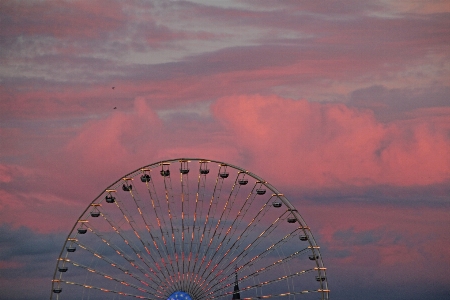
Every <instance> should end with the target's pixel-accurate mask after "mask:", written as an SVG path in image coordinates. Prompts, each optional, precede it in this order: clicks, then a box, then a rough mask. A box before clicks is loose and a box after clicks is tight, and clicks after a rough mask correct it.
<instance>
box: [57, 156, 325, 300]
mask: <svg viewBox="0 0 450 300" xmlns="http://www.w3.org/2000/svg"><path fill="white" fill-rule="evenodd" d="M193 161H197V162H200V163H202V162H205V163H217V164H220V165H222V166H226V167H230V168H232V169H235V170H238V172H240V173H242V174H245V175H246V176H250V177H252V178H254V179H256V181H257V182H258V183H260V184H261V185H262V186H264V187H265V188H267V189H269V190H270V191H271V192H272V196H273V197H276V198H277V199H279V200H280V201H281V202H282V203H283V204H284V205H286V207H287V208H288V211H289V212H290V213H291V214H292V215H293V216H294V217H295V219H296V220H297V222H298V223H299V224H300V225H301V227H302V228H301V229H302V230H303V232H304V233H305V234H306V235H307V236H308V239H307V241H308V243H309V244H310V247H308V248H311V251H312V253H313V255H314V256H316V257H317V258H316V259H314V260H315V262H316V268H315V269H317V270H319V272H321V273H322V274H324V276H326V268H325V267H324V264H323V259H322V256H321V255H320V250H319V247H318V246H317V243H316V241H315V239H314V236H313V234H312V232H311V230H310V229H309V227H308V226H307V225H306V222H305V221H304V219H303V217H302V216H301V215H300V213H299V212H298V210H297V209H296V208H295V207H294V206H293V205H292V204H291V203H290V201H289V200H288V199H287V198H286V197H285V196H284V194H282V193H280V192H279V191H278V189H276V188H275V187H274V186H273V185H272V184H270V183H268V182H267V181H266V180H264V179H263V178H262V177H260V176H258V175H256V174H255V173H253V172H250V171H248V170H246V169H244V168H241V167H239V166H236V165H233V164H229V163H225V162H222V161H218V160H210V159H202V158H175V159H168V160H160V161H157V162H154V163H152V164H149V165H145V166H143V167H140V168H138V169H136V170H134V171H132V172H129V173H128V174H126V175H124V176H122V177H120V178H119V179H118V180H116V181H115V182H114V183H112V184H111V185H109V186H108V187H107V188H106V189H104V190H103V191H102V192H101V193H100V194H99V195H98V196H97V197H96V198H94V200H92V201H91V202H90V203H89V205H88V206H87V207H86V209H85V210H84V211H83V212H82V213H81V215H80V216H79V217H78V219H77V222H78V221H80V220H81V219H82V217H83V216H84V215H86V213H87V212H88V210H89V209H90V208H91V205H92V204H95V203H96V201H98V200H99V199H100V198H101V197H102V196H103V195H105V192H107V191H108V190H111V189H112V188H114V187H117V186H118V185H120V183H121V181H123V180H124V179H125V178H134V177H136V176H138V175H139V174H140V173H139V172H142V170H144V169H150V170H151V169H154V168H157V167H161V166H164V165H165V164H172V163H175V162H193ZM77 222H75V224H74V225H73V227H72V229H71V230H70V232H69V234H68V236H67V238H66V240H65V242H64V245H63V247H62V249H61V252H60V255H59V258H61V257H62V256H63V253H64V250H65V249H66V246H67V243H68V242H69V241H70V236H72V233H73V232H74V231H75V229H76V226H77V224H78V223H77ZM66 254H67V253H66ZM57 272H58V263H57V265H56V267H55V271H54V276H53V278H54V279H53V283H52V290H53V286H54V282H58V281H57V280H55V278H56V274H57ZM317 291H318V292H322V293H323V294H326V295H327V296H326V298H324V299H328V292H329V290H328V285H327V280H320V289H318V290H317ZM305 292H307V291H305ZM53 294H54V293H53V291H52V293H51V296H50V299H52V297H53ZM212 299H213V298H212ZM255 299H256V298H255Z"/></svg>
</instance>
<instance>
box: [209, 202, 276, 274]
mask: <svg viewBox="0 0 450 300" xmlns="http://www.w3.org/2000/svg"><path fill="white" fill-rule="evenodd" d="M270 199H271V198H269V200H268V201H267V202H266V203H265V204H264V205H263V206H262V207H261V209H260V210H259V211H258V213H257V215H256V216H255V217H254V218H253V219H252V220H251V221H250V222H249V224H248V225H247V226H246V228H245V229H244V231H243V232H242V233H241V234H240V235H239V237H237V238H236V240H235V242H234V243H233V245H232V246H231V247H230V248H229V249H228V250H227V251H226V252H225V253H223V252H220V255H216V254H217V253H219V250H220V249H221V247H222V244H223V240H222V241H221V243H220V244H219V246H218V247H217V249H216V252H215V253H214V254H213V257H212V258H211V260H210V262H209V263H208V265H207V267H206V268H205V271H206V269H207V268H208V267H209V265H210V264H215V265H214V267H213V269H212V270H211V272H210V273H209V275H208V276H207V277H206V278H205V281H206V279H207V278H208V277H209V276H211V275H212V274H213V272H214V270H215V269H216V268H217V267H218V266H219V264H220V262H221V261H222V260H223V259H224V258H225V257H226V256H227V255H228V253H229V252H230V251H231V250H232V249H233V248H234V247H237V246H240V245H241V241H240V240H241V238H242V237H243V236H245V237H247V236H249V235H250V233H251V232H252V231H253V229H255V228H256V224H257V223H258V222H259V220H261V219H262V218H263V217H264V216H265V214H266V213H267V210H266V209H265V208H266V206H267V203H268V202H269V201H270ZM284 214H285V213H283V215H284ZM283 215H282V216H283ZM282 216H281V217H282ZM281 217H279V218H277V219H276V220H275V221H274V222H273V223H272V224H271V225H270V227H269V228H267V229H266V230H264V231H263V232H262V233H260V234H259V235H258V237H257V238H256V239H255V240H254V241H252V242H251V243H250V244H249V245H248V246H247V247H246V248H245V249H244V250H243V251H242V252H245V251H247V250H249V248H250V247H251V246H252V245H253V244H254V243H255V242H256V241H257V240H259V239H260V238H261V236H263V235H265V234H266V232H268V229H270V228H272V227H273V226H274V224H277V223H278V221H279V220H280V218H281ZM273 229H274V228H273ZM273 229H272V230H273ZM244 239H245V238H244ZM247 253H249V252H247ZM214 257H217V259H216V261H214ZM237 257H239V255H237V256H236V258H237ZM234 261H235V260H233V261H231V262H230V265H231V264H233V263H234ZM205 271H204V272H203V274H204V273H205Z"/></svg>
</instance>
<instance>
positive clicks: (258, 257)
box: [210, 227, 309, 289]
mask: <svg viewBox="0 0 450 300" xmlns="http://www.w3.org/2000/svg"><path fill="white" fill-rule="evenodd" d="M299 229H301V227H299V228H297V229H295V230H294V231H292V232H291V233H289V234H287V235H286V236H285V237H283V238H282V239H281V240H279V241H277V242H276V243H274V244H272V245H271V246H269V247H268V248H267V249H266V250H264V251H263V252H261V253H259V254H257V255H255V256H254V257H253V258H251V259H250V260H249V261H247V262H246V263H244V264H242V265H241V266H240V267H239V268H237V269H236V270H235V272H242V271H245V270H246V269H248V268H249V267H251V266H253V265H254V264H255V263H257V262H258V261H259V260H261V259H263V258H264V257H265V256H267V255H269V254H270V253H271V252H273V251H274V249H275V248H276V247H277V246H278V245H280V244H281V243H286V242H288V241H289V240H290V239H291V238H292V237H293V235H294V233H296V232H297V231H298V230H299ZM307 249H309V248H305V249H302V250H300V251H298V252H299V253H298V254H300V253H301V252H303V251H305V250H307ZM296 253H297V252H296ZM298 254H297V255H298ZM292 258H293V257H292ZM281 261H284V259H281V260H279V261H278V262H281ZM238 262H239V261H236V262H235V263H238ZM230 266H232V263H230V264H229V265H228V266H227V267H225V268H224V269H225V272H226V270H227V269H229V268H230ZM255 273H256V272H255ZM255 273H254V274H255ZM233 275H234V274H233V273H230V274H229V275H228V276H224V277H223V278H222V279H221V280H220V281H219V282H218V284H216V285H217V286H218V288H220V287H221V286H223V282H224V281H226V280H227V279H228V278H229V277H231V276H233ZM255 275H258V274H255ZM247 277H250V275H246V276H244V277H242V278H241V279H239V282H241V281H243V280H244V279H245V278H247ZM216 285H212V286H211V288H210V289H212V288H214V287H215V286H216ZM227 286H229V284H228V285H226V286H225V287H227Z"/></svg>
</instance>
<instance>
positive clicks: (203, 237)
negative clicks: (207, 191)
mask: <svg viewBox="0 0 450 300" xmlns="http://www.w3.org/2000/svg"><path fill="white" fill-rule="evenodd" d="M219 174H220V169H219ZM219 174H218V175H217V178H216V181H215V185H214V189H213V193H212V196H211V199H210V201H209V206H208V211H207V213H206V215H205V222H204V224H203V231H202V235H201V237H200V241H199V243H198V247H197V251H196V257H195V261H196V262H198V258H199V256H200V255H203V253H201V251H200V250H201V249H202V246H203V247H204V248H206V249H208V246H206V244H205V245H203V242H204V241H207V240H208V238H207V237H206V235H207V234H208V232H210V231H211V228H209V227H208V224H210V218H211V217H213V216H214V215H213V213H214V212H215V210H213V211H211V209H212V208H213V207H214V206H215V205H214V203H215V202H216V199H218V197H219V196H220V192H221V187H222V184H223V180H224V178H221V177H220V176H219ZM208 235H209V234H208ZM206 254H207V253H204V255H203V259H202V261H201V263H197V265H198V267H197V271H196V270H195V266H194V271H193V272H194V273H197V274H198V272H199V270H201V268H202V265H203V261H204V259H205V257H206Z"/></svg>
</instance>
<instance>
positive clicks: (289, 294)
mask: <svg viewBox="0 0 450 300" xmlns="http://www.w3.org/2000/svg"><path fill="white" fill-rule="evenodd" d="M328 292H329V290H322V289H318V290H306V291H300V292H287V293H281V294H273V295H265V296H259V297H246V298H241V299H242V300H257V299H270V298H280V297H289V296H295V295H305V294H311V293H328ZM232 294H233V293H232V292H231V293H227V294H226V295H232ZM211 299H214V298H211Z"/></svg>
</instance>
